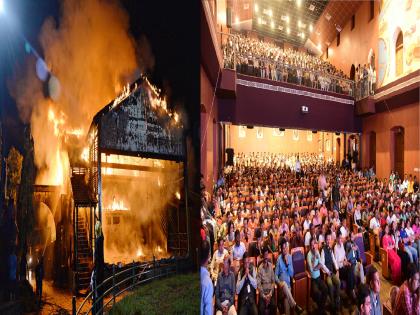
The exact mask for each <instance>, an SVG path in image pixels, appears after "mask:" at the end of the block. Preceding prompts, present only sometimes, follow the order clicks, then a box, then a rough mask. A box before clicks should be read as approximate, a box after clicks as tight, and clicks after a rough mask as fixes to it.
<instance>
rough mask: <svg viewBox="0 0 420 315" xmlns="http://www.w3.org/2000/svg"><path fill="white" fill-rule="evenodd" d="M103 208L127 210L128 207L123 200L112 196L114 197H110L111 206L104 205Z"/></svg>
mask: <svg viewBox="0 0 420 315" xmlns="http://www.w3.org/2000/svg"><path fill="white" fill-rule="evenodd" d="M105 210H111V211H115V210H129V209H128V208H127V207H125V206H124V201H122V200H119V201H117V200H116V199H115V196H114V198H113V199H112V204H111V206H108V207H105Z"/></svg>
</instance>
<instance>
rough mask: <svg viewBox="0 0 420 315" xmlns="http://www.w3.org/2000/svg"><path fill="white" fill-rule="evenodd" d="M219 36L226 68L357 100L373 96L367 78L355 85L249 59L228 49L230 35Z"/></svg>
mask: <svg viewBox="0 0 420 315" xmlns="http://www.w3.org/2000/svg"><path fill="white" fill-rule="evenodd" d="M219 35H220V41H221V42H222V45H221V50H222V55H223V63H224V65H223V66H224V68H226V69H233V70H236V72H237V73H241V74H245V75H250V76H255V77H259V78H264V79H269V80H274V81H279V82H287V83H292V84H297V85H300V86H304V87H309V88H313V89H319V90H321V91H328V92H333V93H338V94H343V95H348V96H352V97H354V98H355V100H356V101H357V100H360V99H363V98H365V97H367V96H369V95H373V91H374V88H373V84H372V83H371V82H370V81H369V80H368V78H367V77H366V78H363V79H361V80H359V81H357V82H355V81H353V80H349V79H346V78H343V77H339V76H336V75H332V74H330V73H328V72H323V71H319V70H313V69H309V68H303V67H298V66H295V65H291V64H287V63H282V62H279V61H276V60H274V59H272V58H263V57H255V56H248V55H246V54H241V53H238V52H237V51H235V50H234V49H231V47H227V45H226V43H227V38H228V37H229V36H231V35H230V34H225V33H219ZM234 45H235V44H234Z"/></svg>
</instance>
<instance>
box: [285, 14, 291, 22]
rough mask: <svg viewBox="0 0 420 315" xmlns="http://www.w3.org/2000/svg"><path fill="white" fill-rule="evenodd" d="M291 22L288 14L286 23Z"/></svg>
mask: <svg viewBox="0 0 420 315" xmlns="http://www.w3.org/2000/svg"><path fill="white" fill-rule="evenodd" d="M289 22H290V18H289V16H288V15H286V23H289Z"/></svg>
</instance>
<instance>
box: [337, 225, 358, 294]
mask: <svg viewBox="0 0 420 315" xmlns="http://www.w3.org/2000/svg"><path fill="white" fill-rule="evenodd" d="M334 255H335V259H336V262H337V265H338V273H339V276H340V280H342V281H346V284H347V286H346V288H347V290H348V292H349V293H353V289H354V272H353V268H351V263H350V262H349V261H347V258H346V250H345V248H344V243H343V237H342V236H341V233H340V232H338V234H337V243H336V244H335V246H334Z"/></svg>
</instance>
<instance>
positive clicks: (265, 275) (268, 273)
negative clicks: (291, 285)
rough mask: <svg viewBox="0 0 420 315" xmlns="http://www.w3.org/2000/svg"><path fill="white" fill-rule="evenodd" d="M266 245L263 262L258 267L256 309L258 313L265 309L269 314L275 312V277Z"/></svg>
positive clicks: (273, 314)
mask: <svg viewBox="0 0 420 315" xmlns="http://www.w3.org/2000/svg"><path fill="white" fill-rule="evenodd" d="M268 253H269V250H268V247H267V246H264V248H263V257H264V259H263V262H262V264H261V265H260V266H259V267H258V276H257V280H258V291H259V294H260V296H259V302H258V310H259V314H265V312H266V311H268V312H269V313H270V315H275V314H276V307H277V306H276V298H275V296H274V292H275V291H274V286H275V277H274V271H273V265H272V263H271V262H270V261H269V259H268Z"/></svg>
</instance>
